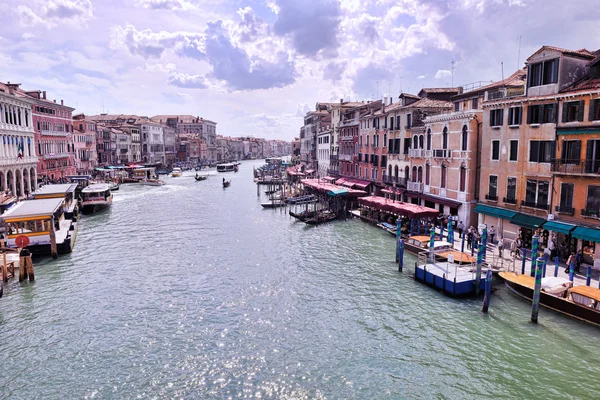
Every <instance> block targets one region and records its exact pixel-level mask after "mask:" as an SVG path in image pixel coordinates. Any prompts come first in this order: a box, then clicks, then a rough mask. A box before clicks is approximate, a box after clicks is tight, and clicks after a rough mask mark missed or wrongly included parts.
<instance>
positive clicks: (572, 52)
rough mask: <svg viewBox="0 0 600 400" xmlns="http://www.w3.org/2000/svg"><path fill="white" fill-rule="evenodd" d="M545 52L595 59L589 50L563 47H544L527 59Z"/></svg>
mask: <svg viewBox="0 0 600 400" xmlns="http://www.w3.org/2000/svg"><path fill="white" fill-rule="evenodd" d="M544 50H551V51H556V52H559V53H562V54H565V55H568V56H574V57H582V58H588V59H590V60H591V59H592V58H594V54H593V53H592V52H591V51H589V50H588V49H579V50H569V49H563V48H561V47H556V46H548V45H544V46H542V47H540V49H539V50H538V51H536V52H535V53H533V54H532V55H531V56H529V57H528V58H527V59H529V58H531V57H533V56H534V55H536V54H537V53H539V52H541V51H544Z"/></svg>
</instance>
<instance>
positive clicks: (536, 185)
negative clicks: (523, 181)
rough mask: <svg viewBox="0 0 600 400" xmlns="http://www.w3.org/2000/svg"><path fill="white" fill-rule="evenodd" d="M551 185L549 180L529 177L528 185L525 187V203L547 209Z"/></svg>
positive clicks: (528, 205) (525, 204)
mask: <svg viewBox="0 0 600 400" xmlns="http://www.w3.org/2000/svg"><path fill="white" fill-rule="evenodd" d="M549 187H550V184H549V182H548V181H538V180H535V179H527V185H526V187H525V202H524V204H523V205H524V206H527V207H533V208H541V209H544V210H547V209H548V189H549Z"/></svg>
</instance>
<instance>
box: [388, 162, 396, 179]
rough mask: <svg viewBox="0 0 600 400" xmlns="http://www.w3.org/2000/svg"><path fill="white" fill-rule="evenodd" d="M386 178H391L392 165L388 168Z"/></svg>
mask: <svg viewBox="0 0 600 400" xmlns="http://www.w3.org/2000/svg"><path fill="white" fill-rule="evenodd" d="M396 168H398V167H396ZM388 176H392V165H391V164H390V165H389V166H388Z"/></svg>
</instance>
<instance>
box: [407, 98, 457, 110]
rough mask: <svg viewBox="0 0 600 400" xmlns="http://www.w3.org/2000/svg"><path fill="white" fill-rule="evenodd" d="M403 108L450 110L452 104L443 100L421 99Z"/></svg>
mask: <svg viewBox="0 0 600 400" xmlns="http://www.w3.org/2000/svg"><path fill="white" fill-rule="evenodd" d="M404 107H405V108H452V102H450V101H445V100H436V99H428V98H423V99H421V100H417V101H415V102H414V103H410V104H409V105H407V106H404Z"/></svg>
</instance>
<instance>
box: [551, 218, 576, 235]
mask: <svg viewBox="0 0 600 400" xmlns="http://www.w3.org/2000/svg"><path fill="white" fill-rule="evenodd" d="M544 229H547V230H549V231H552V232H558V233H564V234H565V235H568V234H570V233H571V231H572V230H573V229H575V225H571V224H565V223H564V222H558V221H548V222H546V223H545V224H544Z"/></svg>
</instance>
